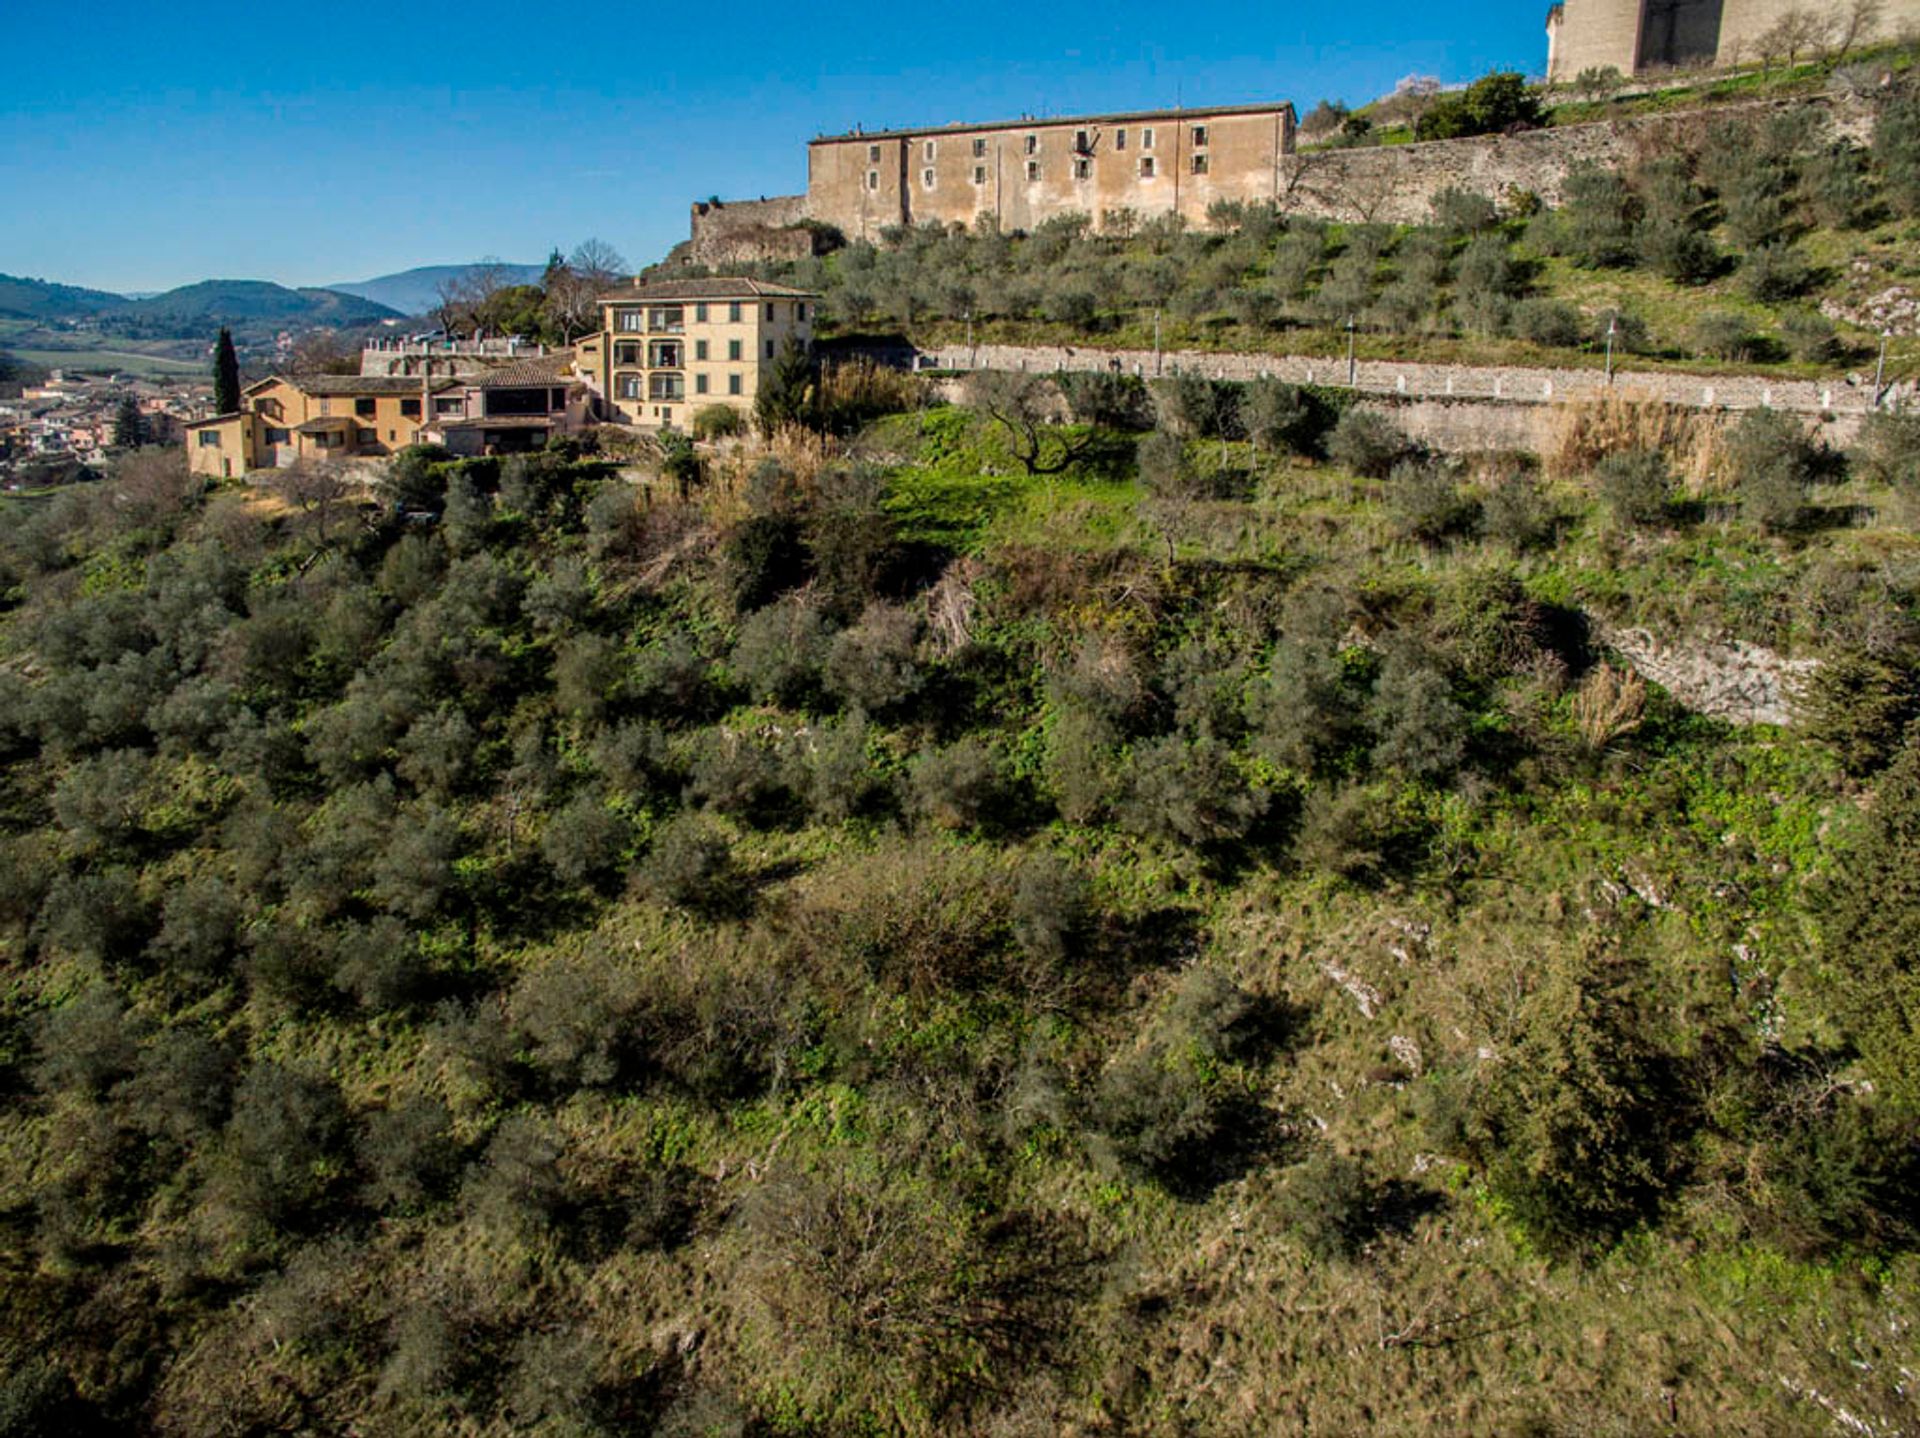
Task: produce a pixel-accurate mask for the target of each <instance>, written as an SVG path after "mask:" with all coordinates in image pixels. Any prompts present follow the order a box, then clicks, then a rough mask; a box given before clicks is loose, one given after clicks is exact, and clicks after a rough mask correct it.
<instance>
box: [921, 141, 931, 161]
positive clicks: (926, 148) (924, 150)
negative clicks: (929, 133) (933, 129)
mask: <svg viewBox="0 0 1920 1438" xmlns="http://www.w3.org/2000/svg"><path fill="white" fill-rule="evenodd" d="M920 154H921V157H922V158H923V159H927V160H931V159H932V158H933V141H931V140H929V141H927V142H926V144H925V145H923V146H922V147H921V149H920Z"/></svg>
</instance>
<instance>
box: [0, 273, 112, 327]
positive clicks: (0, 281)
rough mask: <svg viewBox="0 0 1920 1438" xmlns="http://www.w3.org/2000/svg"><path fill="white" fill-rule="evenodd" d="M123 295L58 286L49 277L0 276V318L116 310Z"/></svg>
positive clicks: (81, 315) (71, 317)
mask: <svg viewBox="0 0 1920 1438" xmlns="http://www.w3.org/2000/svg"><path fill="white" fill-rule="evenodd" d="M126 302H127V297H126V296H125V295H115V294H109V293H108V292H107V291H105V290H87V289H82V288H80V287H79V286H78V285H57V284H54V283H53V282H52V281H50V280H29V279H21V278H18V277H16V276H14V275H0V318H5V319H19V320H42V321H46V320H78V319H85V318H86V317H87V316H88V315H97V314H100V313H101V312H102V311H105V310H110V309H115V308H117V307H118V306H120V305H124V304H125V303H126Z"/></svg>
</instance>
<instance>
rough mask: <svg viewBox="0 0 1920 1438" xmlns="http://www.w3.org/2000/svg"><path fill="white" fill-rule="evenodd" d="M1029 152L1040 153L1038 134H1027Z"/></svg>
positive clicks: (1032, 153) (1030, 153) (1031, 153)
mask: <svg viewBox="0 0 1920 1438" xmlns="http://www.w3.org/2000/svg"><path fill="white" fill-rule="evenodd" d="M1027 153H1028V154H1029V155H1037V154H1039V153H1040V137H1039V136H1038V135H1029V136H1027Z"/></svg>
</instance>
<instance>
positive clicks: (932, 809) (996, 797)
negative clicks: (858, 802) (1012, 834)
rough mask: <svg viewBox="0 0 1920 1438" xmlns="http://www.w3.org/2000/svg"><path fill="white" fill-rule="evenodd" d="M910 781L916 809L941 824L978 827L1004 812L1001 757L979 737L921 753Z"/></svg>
mask: <svg viewBox="0 0 1920 1438" xmlns="http://www.w3.org/2000/svg"><path fill="white" fill-rule="evenodd" d="M910 782H911V786H912V791H913V802H914V808H915V809H916V810H917V811H918V812H919V813H920V814H921V815H922V816H924V817H925V818H926V819H928V820H929V821H930V822H932V823H934V824H936V825H938V826H939V827H941V828H943V829H977V828H980V827H982V826H983V825H986V824H989V823H992V822H995V821H1001V820H1004V819H1005V817H1006V812H1005V810H1006V800H1007V782H1006V775H1005V772H1004V769H1003V767H1002V765H1001V762H1000V756H999V755H998V754H996V753H995V752H994V750H993V747H992V746H991V745H989V744H988V743H987V742H986V741H985V740H983V739H981V738H979V737H978V736H973V735H970V736H968V737H967V738H965V739H962V740H960V741H959V742H958V743H956V744H950V745H948V746H947V747H945V748H944V749H933V750H929V751H927V752H926V753H923V754H922V755H921V756H920V757H919V758H918V759H916V760H915V761H914V764H913V770H912V778H911V781H910Z"/></svg>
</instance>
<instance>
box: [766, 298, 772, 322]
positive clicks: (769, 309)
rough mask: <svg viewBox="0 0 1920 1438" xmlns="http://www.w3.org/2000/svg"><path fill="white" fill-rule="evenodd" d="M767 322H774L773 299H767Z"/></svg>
mask: <svg viewBox="0 0 1920 1438" xmlns="http://www.w3.org/2000/svg"><path fill="white" fill-rule="evenodd" d="M767 323H768V324H772V323H773V301H772V300H768V301H767Z"/></svg>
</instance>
